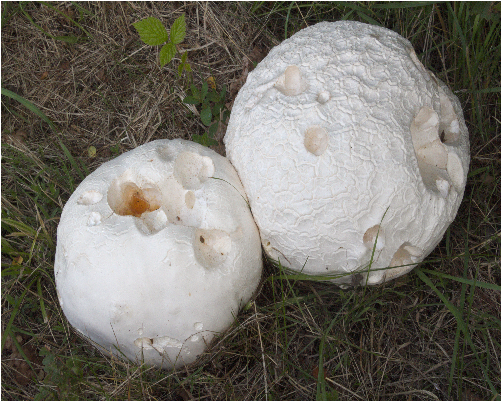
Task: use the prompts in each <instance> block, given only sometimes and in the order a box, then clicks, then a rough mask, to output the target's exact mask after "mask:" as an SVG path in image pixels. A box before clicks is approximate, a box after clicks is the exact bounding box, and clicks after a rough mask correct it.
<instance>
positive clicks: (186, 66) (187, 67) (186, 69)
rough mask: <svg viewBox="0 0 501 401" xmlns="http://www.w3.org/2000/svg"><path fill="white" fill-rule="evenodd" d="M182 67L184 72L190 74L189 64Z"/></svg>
mask: <svg viewBox="0 0 501 401" xmlns="http://www.w3.org/2000/svg"><path fill="white" fill-rule="evenodd" d="M183 67H184V70H185V71H186V72H191V65H190V64H188V63H186V64H183Z"/></svg>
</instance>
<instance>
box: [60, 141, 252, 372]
mask: <svg viewBox="0 0 501 401" xmlns="http://www.w3.org/2000/svg"><path fill="white" fill-rule="evenodd" d="M261 255H262V253H261V243H260V240H259V233H258V230H257V227H256V225H255V223H254V220H253V218H252V215H251V213H250V210H249V207H248V205H247V198H246V194H245V192H244V189H243V187H242V185H241V183H240V180H239V178H238V175H237V173H236V172H235V170H234V169H233V167H232V166H231V164H230V162H229V161H228V160H227V159H226V158H224V157H222V156H220V155H218V154H217V153H215V152H214V151H212V150H211V149H208V148H205V147H203V146H201V145H199V144H196V143H193V142H188V141H184V140H180V139H175V140H171V141H170V140H158V141H154V142H150V143H148V144H146V145H143V146H140V147H138V148H136V149H134V150H132V151H130V152H127V153H124V154H123V155H121V156H119V157H117V158H116V159H114V160H112V161H109V162H107V163H104V164H103V165H102V166H101V167H99V168H98V169H97V170H96V171H94V172H93V173H92V174H90V175H89V176H88V177H87V178H85V180H84V181H83V182H82V183H81V184H80V185H79V186H78V188H77V189H76V190H75V192H74V193H73V194H72V196H71V197H70V199H69V200H68V202H67V203H66V205H65V207H64V210H63V213H62V216H61V221H60V223H59V227H58V232H57V250H56V260H55V277H56V287H57V293H58V297H59V302H60V304H61V306H62V309H63V311H64V314H65V315H66V317H67V319H68V321H69V322H70V323H71V324H72V325H73V326H74V327H75V328H76V329H77V330H78V331H79V332H80V333H81V334H83V335H84V336H85V337H87V338H89V339H90V340H91V341H92V342H94V343H95V344H96V345H98V346H99V348H101V349H102V350H104V351H107V352H110V353H113V354H115V355H117V356H125V357H127V358H129V359H131V360H133V361H138V362H141V361H144V362H145V363H146V364H148V365H155V366H159V367H163V368H173V367H179V366H182V365H184V364H188V363H191V362H193V361H194V360H195V359H196V357H197V356H198V355H199V354H201V353H202V352H203V351H204V350H205V348H206V346H207V344H208V343H209V342H210V341H211V339H212V338H213V337H214V335H215V334H216V333H218V332H222V331H224V330H225V329H227V328H228V327H229V326H230V325H231V324H232V323H233V321H234V318H235V316H236V314H237V313H238V310H239V308H240V307H242V306H243V305H244V304H245V303H247V302H248V301H249V299H250V298H251V297H252V295H253V293H254V292H255V290H256V288H257V286H258V284H259V280H260V276H261V270H262V256H261Z"/></svg>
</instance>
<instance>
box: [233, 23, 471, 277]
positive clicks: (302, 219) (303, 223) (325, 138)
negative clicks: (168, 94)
mask: <svg viewBox="0 0 501 401" xmlns="http://www.w3.org/2000/svg"><path fill="white" fill-rule="evenodd" d="M225 144H226V150H227V154H228V157H229V158H230V160H231V162H232V163H233V165H234V166H235V168H236V170H237V171H238V173H239V176H240V178H241V180H242V184H243V185H244V188H245V190H246V192H247V195H248V197H249V202H250V205H251V209H252V213H253V215H254V218H255V221H256V223H257V225H258V227H259V230H260V234H261V240H262V244H263V247H264V249H265V251H266V253H267V254H268V256H270V257H271V258H272V259H275V260H279V261H280V262H281V264H282V265H283V266H285V267H289V268H291V269H294V270H301V271H303V272H304V273H309V274H332V275H338V276H339V277H338V278H336V279H335V280H333V281H334V282H336V283H340V284H343V283H345V284H350V283H351V282H352V277H351V275H352V274H354V273H357V274H359V273H360V272H362V271H365V272H366V273H364V275H363V280H362V284H365V283H368V284H377V283H381V282H383V281H385V280H389V279H392V278H395V277H398V276H400V275H402V274H405V273H406V272H408V271H410V270H411V269H412V268H413V267H414V266H415V265H416V263H418V262H420V261H422V260H423V258H425V257H426V256H427V255H428V254H429V253H430V252H431V251H432V250H433V248H434V247H435V246H436V245H437V243H438V242H439V241H440V239H441V238H442V236H443V234H444V232H445V230H446V229H447V227H448V225H449V224H450V223H451V221H452V220H453V219H454V217H455V215H456V212H457V210H458V207H459V204H460V202H461V199H462V197H463V193H464V187H465V182H466V174H467V171H468V165H469V142H468V131H467V128H466V125H465V123H464V119H463V115H462V111H461V107H460V104H459V101H458V99H457V98H456V96H454V94H453V93H452V92H451V91H450V90H449V89H448V88H447V87H446V86H445V85H444V84H443V83H442V82H440V81H439V80H438V79H437V78H436V77H435V76H434V75H433V74H431V73H430V72H429V71H427V70H426V68H425V67H424V66H423V65H422V64H421V62H420V61H419V59H418V57H417V55H416V53H415V52H414V50H413V49H412V46H411V44H410V42H409V41H407V40H406V39H404V38H403V37H401V36H399V35H398V34H396V33H395V32H393V31H390V30H388V29H384V28H380V27H376V26H371V25H367V24H362V23H358V22H353V21H343V22H336V23H329V22H324V23H320V24H317V25H315V26H312V27H309V28H306V29H304V30H302V31H300V32H298V33H297V34H295V35H294V36H292V37H291V38H289V39H287V40H285V41H284V42H283V43H282V44H280V45H279V46H277V47H275V48H274V49H272V51H271V52H270V53H269V54H268V56H267V57H266V58H265V59H264V60H263V61H262V62H261V63H260V64H259V65H258V66H257V68H256V69H255V70H254V71H253V72H251V73H250V74H249V76H248V79H247V82H246V84H245V85H244V87H243V88H242V89H241V90H240V92H239V94H238V96H237V98H236V100H235V103H234V106H233V109H232V114H231V118H230V122H229V125H228V129H227V132H226V136H225ZM367 271H370V272H369V273H367Z"/></svg>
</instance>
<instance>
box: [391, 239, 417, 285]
mask: <svg viewBox="0 0 501 401" xmlns="http://www.w3.org/2000/svg"><path fill="white" fill-rule="evenodd" d="M421 254H422V251H421V249H419V248H417V247H415V246H411V245H409V243H407V242H406V243H403V244H402V245H401V246H400V248H398V249H397V251H396V252H395V253H394V255H393V258H392V259H391V262H390V265H389V267H391V268H392V269H388V270H385V272H386V276H385V280H390V279H393V278H396V277H398V276H401V275H402V274H405V273H407V272H408V271H410V270H412V269H413V268H414V267H415V266H416V264H417V263H416V262H417V260H418V259H419V258H420V257H421Z"/></svg>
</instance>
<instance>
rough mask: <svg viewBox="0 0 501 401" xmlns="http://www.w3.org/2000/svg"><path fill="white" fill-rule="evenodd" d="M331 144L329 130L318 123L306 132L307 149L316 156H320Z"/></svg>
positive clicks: (305, 143)
mask: <svg viewBox="0 0 501 401" xmlns="http://www.w3.org/2000/svg"><path fill="white" fill-rule="evenodd" d="M328 144H329V135H328V134H327V130H326V129H325V128H323V127H320V126H318V125H314V126H312V127H310V128H308V129H307V130H306V132H305V133H304V146H305V148H306V150H307V151H308V152H310V153H313V154H314V155H315V156H320V155H321V154H322V153H324V152H325V150H326V149H327V146H328Z"/></svg>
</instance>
